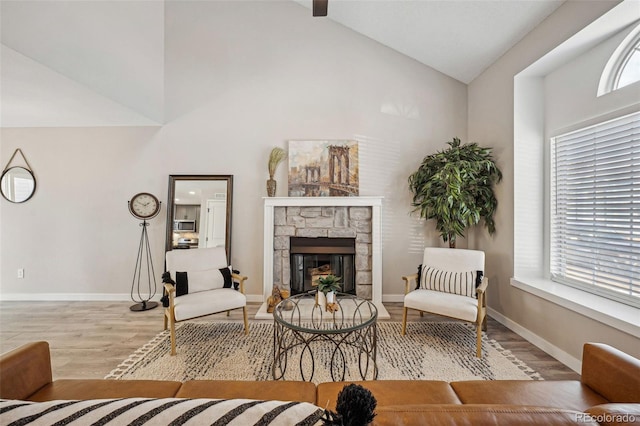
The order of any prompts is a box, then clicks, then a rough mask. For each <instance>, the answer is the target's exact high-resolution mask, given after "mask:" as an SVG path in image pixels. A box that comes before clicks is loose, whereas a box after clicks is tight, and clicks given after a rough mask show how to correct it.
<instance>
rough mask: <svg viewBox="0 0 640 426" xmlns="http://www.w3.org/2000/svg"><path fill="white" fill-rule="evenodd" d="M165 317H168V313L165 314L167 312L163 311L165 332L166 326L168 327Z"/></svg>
mask: <svg viewBox="0 0 640 426" xmlns="http://www.w3.org/2000/svg"><path fill="white" fill-rule="evenodd" d="M167 315H168V313H167V311H166V309H165V311H164V330H166V329H167V325H169V324H168V319H167Z"/></svg>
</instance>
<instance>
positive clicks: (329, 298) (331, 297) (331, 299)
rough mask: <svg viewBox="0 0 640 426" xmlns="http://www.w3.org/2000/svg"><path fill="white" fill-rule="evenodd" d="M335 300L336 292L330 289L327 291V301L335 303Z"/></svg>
mask: <svg viewBox="0 0 640 426" xmlns="http://www.w3.org/2000/svg"><path fill="white" fill-rule="evenodd" d="M335 301H336V293H335V292H333V291H330V292H328V293H327V303H335Z"/></svg>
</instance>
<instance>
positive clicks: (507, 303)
mask: <svg viewBox="0 0 640 426" xmlns="http://www.w3.org/2000/svg"><path fill="white" fill-rule="evenodd" d="M616 4H617V2H608V1H602V2H596V1H594V2H566V3H564V4H563V5H562V6H561V7H560V8H558V10H557V11H556V12H555V13H553V14H552V15H551V16H550V17H549V18H547V19H546V20H545V21H544V22H543V23H542V24H541V25H540V26H538V27H537V28H536V29H535V30H533V31H532V32H531V33H530V34H528V35H527V36H526V37H525V38H524V39H523V40H521V41H520V42H519V43H518V44H517V45H516V46H515V47H514V48H512V49H511V50H510V51H509V52H508V53H507V54H506V55H504V56H503V57H502V58H501V59H500V60H498V61H497V62H496V63H494V64H493V65H492V66H491V67H490V68H489V69H487V70H486V71H485V72H484V73H483V74H482V75H481V76H479V77H478V78H477V79H476V80H474V81H473V82H472V83H471V84H470V85H469V91H468V96H469V122H468V125H469V128H468V129H469V137H470V139H473V140H478V141H480V142H483V143H485V144H488V145H489V144H493V146H495V147H496V153H497V156H498V161H499V162H500V164H501V165H502V171H503V173H504V178H505V179H504V183H503V185H501V186H499V187H498V191H499V194H498V198H499V203H500V205H499V208H498V217H497V219H496V223H497V227H498V232H497V234H496V235H495V237H494V238H489V237H487V236H486V235H485V234H480V233H478V234H476V235H475V238H474V246H476V247H481V248H483V249H484V250H485V251H486V252H487V263H488V264H487V270H488V276H489V280H490V283H491V285H490V288H489V291H488V303H489V306H490V308H491V309H492V313H493V314H494V316H495V317H496V318H498V319H499V320H501V321H503V322H504V323H506V324H508V325H509V326H510V327H512V328H514V329H516V330H518V331H519V332H521V333H522V334H523V335H525V337H527V338H528V339H530V340H532V341H533V342H534V343H536V344H539V345H540V346H541V347H543V348H544V349H545V350H547V351H548V352H550V353H552V354H553V355H555V356H557V357H558V358H560V359H561V360H563V361H571V360H579V359H581V354H582V345H583V344H584V343H585V342H588V341H599V342H606V343H609V344H612V345H614V346H616V347H618V348H620V349H621V350H624V351H626V352H628V353H631V354H634V355H636V356H638V355H640V352H639V351H640V349H639V348H640V345H638V339H637V338H636V337H633V336H632V335H630V334H626V333H624V332H621V331H619V330H617V329H615V328H613V327H610V326H607V325H605V324H603V323H601V322H598V321H595V320H593V319H591V318H588V317H586V316H583V315H580V314H578V313H576V312H574V311H571V310H568V309H566V308H564V307H562V306H560V305H557V304H554V303H551V302H549V301H547V300H544V299H542V298H539V297H537V296H534V295H533V294H531V293H528V292H525V291H522V290H520V289H518V288H515V287H513V286H512V285H511V284H510V278H511V277H513V276H514V256H515V253H516V252H518V251H519V250H520V249H521V247H519V246H517V245H516V246H515V247H514V214H515V212H514V195H513V194H514V186H513V183H514V167H513V162H512V159H513V158H514V77H515V76H516V75H517V74H518V73H520V72H521V71H522V70H524V69H525V68H527V67H528V66H529V65H531V64H532V63H534V62H535V61H537V60H538V59H539V58H541V57H542V56H544V55H545V54H546V53H547V52H549V51H551V50H553V49H554V48H555V47H557V46H559V45H560V44H562V43H563V42H564V41H565V40H567V39H568V38H570V37H571V36H572V35H573V34H575V33H576V32H578V31H580V30H581V29H583V28H584V27H586V26H587V25H588V24H590V23H591V22H592V21H594V20H595V19H597V18H598V17H599V16H601V15H602V14H604V13H605V12H607V11H608V10H609V9H611V8H613V7H614V6H616ZM578 61H580V60H578ZM592 66H593V64H591V65H589V69H588V70H584V71H583V74H589V75H591V77H589V80H593V76H594V75H595V74H597V71H595V70H594V69H592V68H591V67H592ZM561 73H562V72H561V71H559V74H557V75H556V76H554V77H551V78H550V80H549V82H548V85H549V86H548V89H549V90H552V89H557V88H558V84H560V85H561V84H563V83H565V84H569V85H571V84H578V82H577V80H581V78H578V79H576V78H575V77H573V79H574V80H573V81H572V82H567V81H559V82H557V84H556V83H552V80H554V79H555V78H560V74H561ZM566 78H567V76H566V75H565V76H563V77H562V80H565V79H566ZM582 82H584V81H582ZM580 84H582V83H580ZM551 85H553V87H552V86H551ZM596 88H597V82H596V84H595V85H594V87H593V89H592V93H593V95H595V91H596ZM521 89H522V90H529V89H530V88H526V87H522V88H521ZM537 89H538V90H545V87H544V85H543V83H540V84H539V85H538V86H537ZM532 90H533V89H532ZM534 102H535V104H536V105H537V106H539V107H540V108H547V107H548V108H551V106H550V105H544V104H540V102H539V100H534ZM564 102H565V103H564V104H563V105H559V104H557V105H555V106H554V107H553V108H557V110H556V109H554V111H555V112H557V113H558V114H559V115H558V117H559V118H558V121H557V122H556V123H554V124H553V125H554V126H555V125H558V126H559V125H561V124H560V123H563V124H562V125H567V124H565V123H569V122H575V121H576V120H583V119H584V118H578V116H573V117H571V114H573V113H574V111H576V110H578V112H579V115H584V114H593V113H595V112H596V110H594V109H590V108H591V107H592V104H590V105H591V106H589V105H581V102H583V98H582V97H581V98H580V100H576V101H570V100H569V99H568V98H567V97H566V96H565V97H564ZM582 108H584V109H582ZM560 110H562V111H560ZM546 113H547V114H548V115H547V116H546V118H547V119H551V118H550V117H551V115H552V113H551V112H549V111H547V112H546ZM529 124H533V125H536V124H541V125H543V126H544V117H543V116H539V117H534V118H533V120H532V121H531V123H520V122H519V123H518V125H523V126H526V125H529ZM548 124H551V123H548ZM524 130H525V131H526V130H527V129H526V128H525V129H524ZM542 131H543V130H542ZM518 136H522V135H517V137H518ZM522 142H526V141H518V143H522ZM533 151H534V152H540V150H539V149H534V150H533ZM536 155H538V154H536ZM539 159H540V158H538V160H539ZM531 160H533V158H532V159H531ZM538 185H539V187H536V188H532V189H530V188H528V187H525V188H521V187H520V188H518V191H521V195H523V196H524V197H526V196H527V194H528V193H529V191H531V193H532V194H538V196H539V194H540V191H541V189H542V187H543V182H539V183H538ZM516 196H518V194H516ZM532 208H538V209H539V211H543V209H544V208H545V206H544V205H538V206H533V207H532ZM538 213H539V212H538ZM533 216H537V217H542V216H541V214H537V215H533ZM519 218H520V219H521V220H522V219H523V218H522V217H520V216H519ZM524 221H525V222H526V218H524ZM533 225H534V226H538V225H539V224H538V223H535V224H533ZM539 229H541V227H540V228H539ZM539 238H540V241H541V240H542V238H543V236H542V235H540V236H539ZM541 246H542V244H541V243H540V245H539V246H538V247H541ZM522 249H523V250H529V249H530V247H522ZM539 264H540V263H539Z"/></svg>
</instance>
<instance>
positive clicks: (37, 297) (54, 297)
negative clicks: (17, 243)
mask: <svg viewBox="0 0 640 426" xmlns="http://www.w3.org/2000/svg"><path fill="white" fill-rule="evenodd" d="M160 297H162V295H160V294H157V295H156V296H155V297H153V298H152V299H151V300H155V301H156V302H159V301H160ZM0 300H2V301H32V302H36V301H37V302H45V301H55V302H61V301H70V302H71V301H77V302H91V301H95V302H100V301H105V302H122V301H131V295H130V294H129V293H124V294H120V293H0ZM247 302H259V303H262V295H261V294H247Z"/></svg>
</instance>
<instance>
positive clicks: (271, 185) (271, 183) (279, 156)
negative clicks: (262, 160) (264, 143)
mask: <svg viewBox="0 0 640 426" xmlns="http://www.w3.org/2000/svg"><path fill="white" fill-rule="evenodd" d="M285 158H287V152H286V151H285V150H284V149H282V148H278V147H275V148H273V149H272V150H271V154H269V163H268V164H267V166H268V168H269V180H267V195H268V196H269V197H274V196H275V195H276V181H275V179H274V178H273V175H275V173H276V169H277V168H278V165H279V164H280V163H281V162H282V161H283V160H284V159H285Z"/></svg>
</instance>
